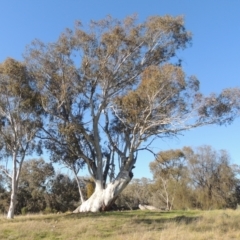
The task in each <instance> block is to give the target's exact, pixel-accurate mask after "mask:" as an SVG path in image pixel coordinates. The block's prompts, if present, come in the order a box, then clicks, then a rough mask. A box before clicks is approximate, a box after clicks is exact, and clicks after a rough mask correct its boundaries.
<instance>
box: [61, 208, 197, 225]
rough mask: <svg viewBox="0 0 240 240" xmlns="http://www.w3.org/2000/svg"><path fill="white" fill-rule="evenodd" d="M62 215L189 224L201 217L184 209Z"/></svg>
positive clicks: (145, 222) (71, 217)
mask: <svg viewBox="0 0 240 240" xmlns="http://www.w3.org/2000/svg"><path fill="white" fill-rule="evenodd" d="M64 217H66V218H69V219H83V218H95V219H96V218H109V217H111V218H114V217H116V218H118V219H119V218H122V219H131V221H132V222H135V223H144V224H152V223H161V224H162V223H168V222H176V223H184V224H190V223H192V222H196V221H198V220H200V219H202V217H201V216H199V214H198V213H197V212H186V211H170V212H160V211H159V212H153V211H139V210H136V211H123V212H121V211H112V212H99V213H77V214H74V213H70V214H68V215H65V216H64Z"/></svg>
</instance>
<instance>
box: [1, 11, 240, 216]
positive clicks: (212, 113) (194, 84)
mask: <svg viewBox="0 0 240 240" xmlns="http://www.w3.org/2000/svg"><path fill="white" fill-rule="evenodd" d="M191 40H192V34H191V32H189V31H187V30H186V28H185V26H184V19H183V17H181V16H180V17H179V16H178V17H172V16H169V15H166V16H150V17H149V18H147V19H146V20H145V21H143V22H142V23H140V22H139V21H138V20H137V18H136V16H128V17H126V18H125V19H123V20H119V19H115V18H113V17H111V16H108V17H106V18H104V19H102V20H99V21H91V22H90V23H89V25H88V26H83V25H82V23H81V22H76V24H75V27H74V29H73V30H72V29H66V30H65V31H64V32H63V33H62V34H61V35H60V36H59V38H58V39H57V41H55V42H52V43H44V42H42V41H40V40H34V41H33V42H32V43H31V44H29V45H28V46H27V48H26V51H25V52H24V59H23V61H17V60H15V59H12V58H8V59H6V60H5V61H4V62H2V63H1V64H0V160H1V163H0V171H1V173H2V174H4V176H5V177H6V178H8V180H9V181H10V182H11V196H10V205H9V210H8V218H13V217H14V211H15V207H16V204H17V202H18V199H17V194H18V190H19V184H20V176H21V171H22V169H23V164H24V160H25V158H26V157H29V156H32V155H33V153H37V154H39V155H41V154H42V151H48V153H49V155H50V160H51V162H60V163H63V164H64V165H65V166H67V167H68V168H69V169H70V170H71V171H72V173H73V175H74V177H75V180H76V183H77V186H78V191H79V194H80V199H81V202H80V204H79V207H78V208H77V209H76V211H75V212H89V211H90V212H97V211H106V210H108V209H109V208H110V207H111V206H112V204H113V203H114V202H115V201H116V199H117V198H118V196H119V195H120V194H121V192H122V191H123V190H124V189H125V188H126V186H127V185H128V184H129V183H130V182H131V180H132V178H133V171H132V169H134V168H135V167H136V165H137V159H138V155H139V154H140V153H141V151H144V150H146V151H147V150H148V151H150V148H149V147H150V146H149V144H148V143H149V142H150V143H152V142H153V141H154V140H155V139H159V138H163V137H175V136H177V135H178V134H179V133H182V132H183V131H185V130H188V129H191V128H195V127H200V126H204V125H210V124H219V125H222V124H230V123H232V122H233V121H234V119H235V118H236V117H238V116H239V114H240V89H239V88H227V89H224V90H222V92H221V93H219V94H216V93H212V94H210V95H209V96H204V94H202V93H201V92H200V81H199V80H198V79H197V78H196V77H195V76H187V74H186V73H185V72H184V69H183V67H182V66H181V59H179V57H178V55H177V52H178V51H179V50H183V49H185V48H186V47H187V46H189V45H190V43H191ZM83 166H85V167H86V168H87V169H88V172H89V175H90V177H91V179H92V181H93V182H94V185H95V188H94V193H93V194H92V195H91V197H90V198H88V199H86V198H84V193H83V191H82V188H81V183H80V182H79V181H78V177H77V175H78V172H79V170H80V169H81V168H82V167H83ZM162 186H163V187H164V186H165V185H164V184H163V185H162Z"/></svg>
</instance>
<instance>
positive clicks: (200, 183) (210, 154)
mask: <svg viewBox="0 0 240 240" xmlns="http://www.w3.org/2000/svg"><path fill="white" fill-rule="evenodd" d="M183 150H184V152H185V156H186V158H187V159H188V169H189V175H190V178H191V182H192V186H193V187H194V189H195V198H196V202H198V205H199V206H200V207H201V208H203V209H211V208H223V207H236V204H237V202H236V201H237V199H236V194H235V193H236V189H237V186H238V184H239V180H238V179H237V175H236V172H235V171H234V169H233V168H232V166H231V165H230V156H229V154H228V153H227V152H226V151H225V150H221V151H215V150H214V149H212V147H210V146H202V147H198V148H197V149H196V150H193V149H191V148H184V149H183Z"/></svg>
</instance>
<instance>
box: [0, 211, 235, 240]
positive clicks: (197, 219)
mask: <svg viewBox="0 0 240 240" xmlns="http://www.w3.org/2000/svg"><path fill="white" fill-rule="evenodd" d="M0 239H1V240H2V239H4V240H7V239H9V240H10V239H14V240H15V239H24V240H30V239H34V240H35V239H36V240H40V239H48V240H57V239H58V240H60V239H61V240H71V239H72V240H73V239H74V240H75V239H81V240H82V239H87V240H91V239H93V240H95V239H113V240H120V239H124V240H128V239H129V240H139V239H141V240H142V239H143V240H154V239H161V240H173V239H174V240H175V239H178V240H180V239H182V240H188V239H194V240H198V239H199V240H200V239H206V240H208V239H211V240H212V239H217V240H220V239H224V240H225V239H240V211H233V210H221V211H220V210H218V211H171V212H150V211H140V210H139V211H125V212H105V213H96V214H92V213H84V214H71V213H68V214H51V215H27V216H17V217H15V219H13V220H7V219H5V218H4V217H0Z"/></svg>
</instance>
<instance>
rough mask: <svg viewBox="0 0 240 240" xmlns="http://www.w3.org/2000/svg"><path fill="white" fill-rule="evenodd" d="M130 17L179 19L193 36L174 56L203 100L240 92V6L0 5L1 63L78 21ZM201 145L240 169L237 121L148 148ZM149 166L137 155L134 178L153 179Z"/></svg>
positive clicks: (187, 0) (172, 1) (183, 0)
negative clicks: (219, 152) (214, 94)
mask: <svg viewBox="0 0 240 240" xmlns="http://www.w3.org/2000/svg"><path fill="white" fill-rule="evenodd" d="M134 13H136V14H138V18H139V21H143V20H145V19H146V18H147V17H148V16H151V15H166V14H169V15H173V16H177V15H183V16H184V17H185V25H186V28H187V29H188V30H190V31H191V32H192V33H193V42H192V46H191V47H189V48H188V49H186V50H184V51H183V52H179V53H178V56H179V57H180V58H182V59H183V68H184V70H185V72H186V73H187V74H188V75H196V76H197V77H198V79H199V80H200V82H201V89H202V92H203V93H205V94H209V93H211V92H220V91H221V89H223V88H227V87H240V1H239V0H231V1H227V0H148V1H145V0H140V1H139V0H114V1H113V0H82V1H81V0H21V1H19V0H0V62H2V61H4V59H5V58H7V57H12V58H15V59H17V60H21V59H22V54H23V52H24V50H25V47H26V45H27V44H29V43H30V42H31V41H32V40H34V39H35V38H38V39H40V40H42V41H44V42H50V41H55V40H56V39H57V38H58V36H59V35H60V33H61V32H62V31H63V30H64V29H65V28H66V27H68V28H72V27H73V26H74V22H75V21H76V20H81V21H82V22H83V23H84V24H87V23H88V22H89V20H91V19H93V20H98V19H101V18H104V17H105V16H106V15H108V14H110V15H112V16H113V17H116V18H120V19H122V18H124V17H126V16H128V15H131V14H134ZM203 144H207V145H211V146H213V147H214V148H215V149H216V150H220V149H226V150H227V151H228V152H229V153H230V155H231V157H232V162H233V163H237V164H240V119H238V120H236V121H235V122H234V123H233V124H232V125H230V126H227V127H226V126H221V127H219V126H207V127H202V128H199V129H194V130H191V131H188V132H186V133H184V136H179V138H177V139H169V140H167V139H165V140H164V141H158V142H155V143H154V144H153V145H152V147H153V149H154V150H155V151H162V150H166V149H174V148H181V147H183V146H186V145H187V146H193V147H197V146H200V145H203ZM152 160H153V156H152V155H150V154H148V153H141V154H139V159H138V162H137V167H136V170H135V171H134V174H135V177H137V178H140V177H151V174H150V172H149V167H148V165H149V162H150V161H152Z"/></svg>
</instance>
